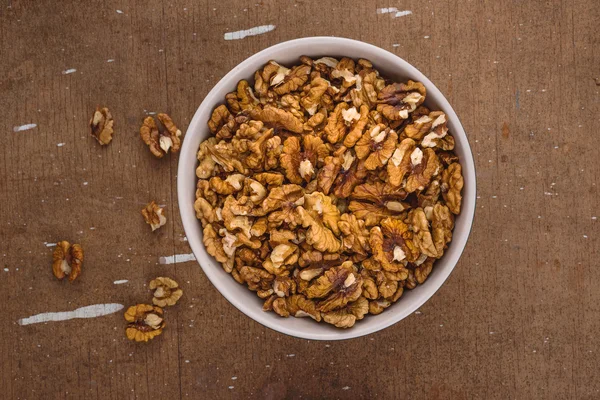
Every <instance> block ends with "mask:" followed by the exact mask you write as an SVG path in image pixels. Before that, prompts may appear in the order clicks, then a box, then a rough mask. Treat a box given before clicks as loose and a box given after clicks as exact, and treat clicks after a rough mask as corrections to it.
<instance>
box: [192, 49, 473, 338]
mask: <svg viewBox="0 0 600 400" xmlns="http://www.w3.org/2000/svg"><path fill="white" fill-rule="evenodd" d="M426 96H427V91H426V89H425V86H424V85H423V84H422V83H420V82H415V81H410V80H409V81H408V82H401V83H395V82H389V81H387V80H385V79H384V78H383V77H381V76H380V75H379V72H378V71H377V70H376V69H375V68H374V66H373V65H372V64H371V62H369V61H368V60H364V59H360V60H352V59H350V58H346V57H344V58H342V59H339V60H338V59H335V58H332V57H323V58H320V59H317V60H312V59H311V58H309V57H301V59H300V63H299V64H298V65H296V66H292V67H289V68H288V67H287V66H283V65H280V64H278V63H276V62H275V61H269V62H268V63H267V64H266V65H265V66H264V67H263V68H262V69H260V70H258V71H256V73H255V74H254V82H249V81H246V80H242V81H240V82H239V83H238V85H237V88H236V90H235V91H232V92H231V93H229V94H227V96H226V98H225V102H224V103H225V104H222V105H219V106H217V107H216V108H215V109H214V111H213V113H212V115H211V118H210V120H209V121H208V127H209V130H210V132H211V136H210V137H209V138H208V139H206V140H205V141H203V142H202V143H201V144H200V147H199V150H198V161H199V164H198V168H197V169H196V174H197V176H198V186H197V191H196V201H195V204H194V209H195V211H196V215H197V217H198V219H199V220H200V222H201V223H202V226H203V228H204V234H203V241H204V244H205V246H206V249H207V251H208V253H209V254H211V255H212V256H213V257H215V259H216V260H217V261H218V262H220V263H221V264H222V266H223V268H224V269H225V271H226V272H228V273H230V274H231V275H232V277H233V278H234V279H235V280H236V281H237V282H239V283H240V284H244V285H246V286H247V287H248V289H250V290H252V291H254V292H256V293H257V296H258V297H259V298H261V299H263V301H264V305H263V309H264V310H266V311H274V312H275V313H277V314H279V315H280V316H282V317H290V316H293V317H310V318H312V319H314V320H315V321H317V322H320V321H325V322H326V323H329V324H332V325H334V326H336V327H338V328H350V327H352V326H353V325H354V324H355V323H356V322H357V321H360V320H362V319H363V318H364V317H365V316H366V315H367V314H379V313H381V312H383V311H384V310H385V309H386V308H388V307H390V306H391V305H392V304H393V303H394V302H396V301H398V300H399V299H400V298H401V296H402V294H403V293H404V290H406V289H412V288H414V287H416V286H417V285H418V284H422V283H423V282H425V280H426V279H427V277H428V276H429V275H430V273H432V270H434V269H435V265H434V264H435V260H437V259H439V258H440V257H442V256H443V254H444V252H445V250H446V249H447V247H448V245H449V244H450V241H451V240H452V229H453V227H454V218H455V215H457V214H459V213H460V207H461V190H462V188H463V185H464V181H463V178H462V171H461V167H460V161H459V159H458V156H457V155H456V154H455V153H454V151H453V150H454V138H453V137H452V135H451V133H450V132H449V129H448V126H447V123H448V121H447V119H446V115H445V114H444V113H443V112H441V111H431V110H429V109H427V108H426V107H425V106H424V105H423V104H424V102H425V101H426Z"/></svg>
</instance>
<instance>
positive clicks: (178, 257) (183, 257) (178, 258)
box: [158, 253, 196, 265]
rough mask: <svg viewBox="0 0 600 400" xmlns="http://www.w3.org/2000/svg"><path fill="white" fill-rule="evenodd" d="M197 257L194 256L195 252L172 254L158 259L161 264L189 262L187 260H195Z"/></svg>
mask: <svg viewBox="0 0 600 400" xmlns="http://www.w3.org/2000/svg"><path fill="white" fill-rule="evenodd" d="M195 260H196V257H195V256H194V253H189V254H175V255H172V256H168V257H160V258H159V259H158V262H159V263H160V264H164V265H166V264H174V263H183V262H187V261H195Z"/></svg>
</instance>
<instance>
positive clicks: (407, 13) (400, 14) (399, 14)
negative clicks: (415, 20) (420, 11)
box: [394, 10, 412, 18]
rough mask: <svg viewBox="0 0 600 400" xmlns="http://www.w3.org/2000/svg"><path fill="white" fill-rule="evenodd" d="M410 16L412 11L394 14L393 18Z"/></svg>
mask: <svg viewBox="0 0 600 400" xmlns="http://www.w3.org/2000/svg"><path fill="white" fill-rule="evenodd" d="M411 14H412V11H410V10H404V11H398V12H397V13H396V14H394V18H398V17H404V16H406V15H411Z"/></svg>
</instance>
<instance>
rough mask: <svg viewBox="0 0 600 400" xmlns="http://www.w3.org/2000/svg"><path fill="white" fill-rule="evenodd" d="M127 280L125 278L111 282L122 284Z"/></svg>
mask: <svg viewBox="0 0 600 400" xmlns="http://www.w3.org/2000/svg"><path fill="white" fill-rule="evenodd" d="M127 282H129V281H128V280H127V279H119V280H118V281H114V282H113V283H114V284H115V285H122V284H124V283H127Z"/></svg>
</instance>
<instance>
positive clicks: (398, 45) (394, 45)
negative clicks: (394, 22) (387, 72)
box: [392, 43, 400, 47]
mask: <svg viewBox="0 0 600 400" xmlns="http://www.w3.org/2000/svg"><path fill="white" fill-rule="evenodd" d="M392 47H400V43H394V44H393V45H392Z"/></svg>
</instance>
